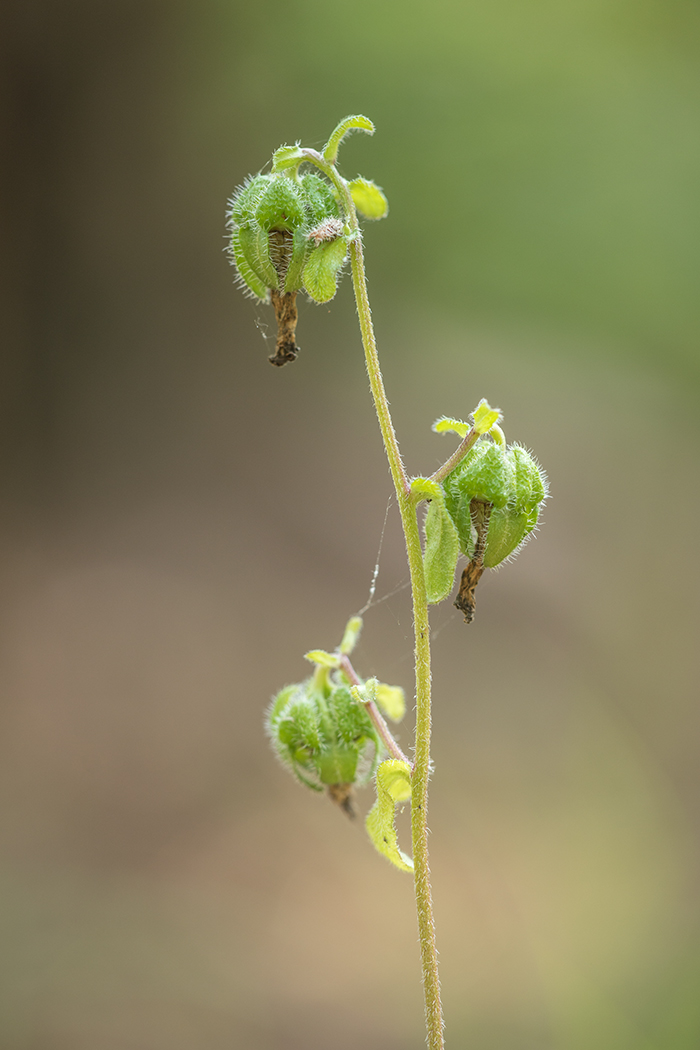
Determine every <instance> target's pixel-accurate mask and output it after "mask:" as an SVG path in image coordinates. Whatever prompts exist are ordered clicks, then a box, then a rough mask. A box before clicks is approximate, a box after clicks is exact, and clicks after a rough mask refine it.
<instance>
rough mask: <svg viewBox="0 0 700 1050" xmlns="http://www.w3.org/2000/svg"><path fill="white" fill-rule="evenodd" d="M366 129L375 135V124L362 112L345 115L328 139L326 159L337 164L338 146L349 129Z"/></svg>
mask: <svg viewBox="0 0 700 1050" xmlns="http://www.w3.org/2000/svg"><path fill="white" fill-rule="evenodd" d="M355 130H357V131H366V132H367V133H368V134H369V135H374V124H373V123H372V121H371V120H370V119H369V117H363V116H361V115H360V114H357V115H356V116H352V117H345V119H344V120H341V122H340V124H338V126H337V127H336V128H335V129H334V130H333V132H332V134H331V137H330V138H329V139H328V142H327V143H326V145H325V147H324V150H323V156H324V157H325V159H326V160H329V161H330V162H331V164H335V162H336V160H337V159H338V147H339V146H340V143H341V142H342V141H343V139H344V138H345V136H346V135H347V134H348V132H349V131H355Z"/></svg>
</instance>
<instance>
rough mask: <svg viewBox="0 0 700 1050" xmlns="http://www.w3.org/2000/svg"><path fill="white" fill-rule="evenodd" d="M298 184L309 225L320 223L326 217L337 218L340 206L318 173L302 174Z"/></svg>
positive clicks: (328, 185) (327, 184)
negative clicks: (302, 195)
mask: <svg viewBox="0 0 700 1050" xmlns="http://www.w3.org/2000/svg"><path fill="white" fill-rule="evenodd" d="M299 184H300V186H301V189H302V192H303V194H304V204H305V207H306V213H307V221H308V224H309V227H310V228H312V227H314V226H318V225H320V223H322V222H325V220H326V219H339V218H340V208H339V207H338V202H337V200H336V199H335V197H334V196H333V190H332V189H331V187H330V184H329V183H328V182H326V180H325V179H322V178H321V177H320V176H319V175H315V174H314V173H313V172H309V173H308V174H306V175H302V176H301V178H300V180H299Z"/></svg>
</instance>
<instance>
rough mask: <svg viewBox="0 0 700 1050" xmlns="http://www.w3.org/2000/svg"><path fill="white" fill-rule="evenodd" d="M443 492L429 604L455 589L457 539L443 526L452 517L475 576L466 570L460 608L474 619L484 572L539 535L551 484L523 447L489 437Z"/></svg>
mask: <svg viewBox="0 0 700 1050" xmlns="http://www.w3.org/2000/svg"><path fill="white" fill-rule="evenodd" d="M445 422H450V421H445ZM452 429H454V427H452ZM442 490H443V492H444V496H445V503H444V511H443V510H442V509H441V508H440V507H439V504H438V503H437V502H436V501H434V502H433V503H432V504H431V507H430V510H429V512H428V516H427V518H426V523H425V536H426V546H425V555H424V565H425V572H426V587H427V590H428V600H429V601H440V600H441V599H442V598H443V597H446V595H447V593H449V591H450V590H451V589H452V580H453V577H452V571H453V568H454V562H455V554H454V538H453V536H452V535H451V533H450V530H449V528H447V527H446V525H445V522H444V520H443V515H445V514H446V515H448V516H449V519H450V521H451V522H452V523H453V524H454V528H455V530H456V534H457V538H458V540H459V548H460V550H461V551H462V553H463V554H466V556H467V557H468V558H469V559H470V566H471V574H470V573H469V572H467V570H465V572H466V574H467V577H468V579H467V580H466V582H465V579H464V574H463V577H462V584H461V585H460V598H458V600H457V604H458V607H459V608H462V609H465V608H466V606H469V607H470V610H471V611H470V615H469V616H468V617H467V619H471V615H473V590H474V587H475V586H476V583H477V582H478V578H479V576H480V574H481V572H482V571H483V569H484V568H491V569H492V568H495V567H496V566H497V565H500V564H501V562H503V561H504V560H505V559H506V558H509V557H511V556H512V555H513V554H515V552H516V551H517V550H518V549H519V548H520V547H521V546H522V544H523V542H524V540H525V539H527V537H528V535H529V534H530V533H531V532H532V531H533V529H534V528H535V526H536V525H537V519H538V514H539V506H540V504H541V503H542V501H543V500H544V499H545V498H546V496H547V479H546V475H545V473H544V471H543V470H542V469H541V467H540V466H539V464H538V463H537V461H536V460H535V459H534V457H533V456H532V455H531V454H530V453H529V452H528V451H527V449H525V448H523V447H522V446H520V445H511V446H510V447H508V448H505V447H504V446H503V445H502V444H501V442H500V441H498V442H496V441H492V440H490V439H489V438H488V437H485V436H484V437H482V438H480V439H479V440H478V441H477V442H476V444H475V445H474V446H473V447H472V449H471V450H470V452H468V453H467V455H466V456H465V457H464V459H463V460H462V461H461V462H460V463H459V464H458V465H457V467H455V469H454V470H453V471H452V472H451V473H450V474H448V475H447V477H446V478H445V479H444V481H443V482H442ZM479 537H481V539H480V540H479ZM467 568H468V569H469V566H468V567H467ZM462 589H464V590H465V595H466V597H464V596H462ZM467 592H468V593H467ZM460 602H461V604H460ZM465 602H466V606H465ZM470 603H471V605H470Z"/></svg>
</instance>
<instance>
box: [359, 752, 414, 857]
mask: <svg viewBox="0 0 700 1050" xmlns="http://www.w3.org/2000/svg"><path fill="white" fill-rule="evenodd" d="M410 797H411V770H410V768H409V765H408V762H400V761H399V760H398V759H396V758H390V759H388V760H387V761H386V762H382V763H381V765H380V766H379V768H378V769H377V801H376V802H375V803H374V805H373V806H372V808H371V810H370V811H369V813H368V814H367V820H366V821H365V827H366V828H367V833H368V834H369V837H370V838H371V840H372V842H373V843H374V845H375V847H376V848H377V849H378V850H379V852H380V853H381V854H382V855H383V856H384V857H386V858H387V860H390V861H391V863H392V864H395V865H396V867H397V868H400V869H401V871H413V861H412V860H411V858H410V857H407V856H406V854H405V853H404V852H403V851H402V850H400V849H399V844H398V841H397V838H396V828H395V827H394V808H395V806H396V803H397V802H405V801H406V800H407V799H409V798H410Z"/></svg>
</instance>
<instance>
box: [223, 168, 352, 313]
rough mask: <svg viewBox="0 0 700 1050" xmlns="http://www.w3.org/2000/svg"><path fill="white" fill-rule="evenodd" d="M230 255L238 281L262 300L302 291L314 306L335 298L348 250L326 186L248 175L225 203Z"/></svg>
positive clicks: (280, 175)
mask: <svg viewBox="0 0 700 1050" xmlns="http://www.w3.org/2000/svg"><path fill="white" fill-rule="evenodd" d="M227 218H228V229H229V230H230V232H231V240H230V254H231V257H232V261H233V262H234V263H235V266H236V269H237V270H238V274H239V277H240V280H241V282H242V284H243V285H245V287H246V288H247V289H248V290H249V291H250V292H252V293H253V295H255V296H257V298H258V299H263V300H267V299H268V298H269V295H270V291H271V290H272V289H276V290H278V291H279V292H280V293H282V294H288V293H296V292H298V291H300V290H301V289H303V290H304V291H305V292H307V294H308V295H309V296H310V297H311V298H312V299H313V300H314V301H315V302H317V303H325V302H328V301H329V300H330V299H332V298H333V296H334V295H335V293H336V289H337V284H338V275H339V271H340V269H341V267H342V265H343V262H344V261H345V257H346V254H347V246H348V237H347V228H346V226H345V223H344V220H343V219H342V217H341V214H340V208H339V206H338V202H337V200H336V198H335V196H334V194H333V190H332V188H331V186H330V183H329V182H328V181H327V180H326V179H324V178H321V177H320V176H319V175H316V174H315V173H313V172H308V173H307V174H305V175H301V176H299V175H298V174H297V173H296V172H292V173H288V172H272V173H271V174H267V175H254V176H252V177H251V178H249V179H247V181H246V182H245V183H244V185H243V186H241V187H240V189H239V190H238V191H237V192H236V193H235V195H234V196H233V198H232V199H231V200H230V201H229V211H228V214H227Z"/></svg>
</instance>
